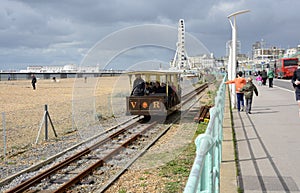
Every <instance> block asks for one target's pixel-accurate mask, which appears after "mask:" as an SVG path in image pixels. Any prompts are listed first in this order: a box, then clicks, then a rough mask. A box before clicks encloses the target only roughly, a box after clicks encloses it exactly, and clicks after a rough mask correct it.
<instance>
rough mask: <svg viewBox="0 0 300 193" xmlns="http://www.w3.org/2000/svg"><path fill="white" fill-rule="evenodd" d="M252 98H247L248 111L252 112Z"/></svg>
mask: <svg viewBox="0 0 300 193" xmlns="http://www.w3.org/2000/svg"><path fill="white" fill-rule="evenodd" d="M251 106H252V98H249V99H246V113H251Z"/></svg>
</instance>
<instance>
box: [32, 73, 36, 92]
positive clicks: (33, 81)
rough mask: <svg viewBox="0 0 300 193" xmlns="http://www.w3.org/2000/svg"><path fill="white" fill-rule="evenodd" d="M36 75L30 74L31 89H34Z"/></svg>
mask: <svg viewBox="0 0 300 193" xmlns="http://www.w3.org/2000/svg"><path fill="white" fill-rule="evenodd" d="M36 82H37V81H36V77H35V76H34V74H31V85H32V88H33V90H35V88H36V87H35V84H36Z"/></svg>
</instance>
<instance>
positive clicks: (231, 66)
mask: <svg viewBox="0 0 300 193" xmlns="http://www.w3.org/2000/svg"><path fill="white" fill-rule="evenodd" d="M249 11H250V10H241V11H238V12H235V13H232V14H230V15H228V16H227V18H228V19H229V22H230V26H231V29H232V41H231V47H230V52H229V53H230V54H229V63H228V69H227V71H228V79H229V80H233V79H234V78H235V76H236V41H237V40H236V39H237V29H236V16H237V15H239V14H243V13H247V12H249ZM231 18H233V23H232V21H231ZM229 88H230V93H231V94H230V96H231V97H230V98H231V105H232V107H235V104H236V97H235V85H234V84H231V85H230V86H229Z"/></svg>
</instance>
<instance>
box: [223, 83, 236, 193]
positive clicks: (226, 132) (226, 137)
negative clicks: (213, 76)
mask: <svg viewBox="0 0 300 193" xmlns="http://www.w3.org/2000/svg"><path fill="white" fill-rule="evenodd" d="M227 93H228V86H226V100H225V109H224V121H223V141H222V162H221V169H220V173H221V175H220V192H221V193H232V192H238V189H237V180H236V179H237V168H236V163H235V148H234V141H233V133H232V131H233V128H232V119H231V107H230V99H229V96H228V94H227Z"/></svg>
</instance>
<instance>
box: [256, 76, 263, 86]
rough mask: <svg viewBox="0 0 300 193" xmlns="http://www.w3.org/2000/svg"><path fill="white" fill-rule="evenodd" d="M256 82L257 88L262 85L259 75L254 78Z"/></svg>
mask: <svg viewBox="0 0 300 193" xmlns="http://www.w3.org/2000/svg"><path fill="white" fill-rule="evenodd" d="M256 81H257V84H258V86H261V85H262V77H261V75H260V74H258V76H257V77H256Z"/></svg>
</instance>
